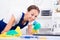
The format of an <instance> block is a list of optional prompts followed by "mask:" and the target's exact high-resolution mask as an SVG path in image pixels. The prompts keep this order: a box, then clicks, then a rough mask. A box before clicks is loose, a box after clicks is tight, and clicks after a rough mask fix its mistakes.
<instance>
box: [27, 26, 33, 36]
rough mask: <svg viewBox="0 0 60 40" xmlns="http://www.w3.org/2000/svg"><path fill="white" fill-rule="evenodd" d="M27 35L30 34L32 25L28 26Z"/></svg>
mask: <svg viewBox="0 0 60 40" xmlns="http://www.w3.org/2000/svg"><path fill="white" fill-rule="evenodd" d="M28 34H29V35H31V34H32V25H28Z"/></svg>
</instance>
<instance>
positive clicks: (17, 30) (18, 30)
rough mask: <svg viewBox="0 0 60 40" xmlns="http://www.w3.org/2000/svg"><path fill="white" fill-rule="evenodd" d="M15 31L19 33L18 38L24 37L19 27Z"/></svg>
mask: <svg viewBox="0 0 60 40" xmlns="http://www.w3.org/2000/svg"><path fill="white" fill-rule="evenodd" d="M15 31H16V32H17V33H18V34H17V35H16V36H22V32H21V29H20V27H19V26H17V28H16V29H15Z"/></svg>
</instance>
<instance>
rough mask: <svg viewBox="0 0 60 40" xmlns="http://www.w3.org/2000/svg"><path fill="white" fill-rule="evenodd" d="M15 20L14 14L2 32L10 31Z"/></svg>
mask: <svg viewBox="0 0 60 40" xmlns="http://www.w3.org/2000/svg"><path fill="white" fill-rule="evenodd" d="M14 22H15V18H14V16H13V15H12V17H11V19H10V20H9V22H8V24H7V25H6V27H5V29H4V30H3V31H2V32H1V33H4V32H7V31H9V30H10V29H11V28H12V25H13V24H14Z"/></svg>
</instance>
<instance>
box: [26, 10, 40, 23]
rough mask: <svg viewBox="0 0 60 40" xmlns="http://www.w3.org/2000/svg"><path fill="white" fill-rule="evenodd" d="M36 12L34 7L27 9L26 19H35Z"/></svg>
mask: <svg viewBox="0 0 60 40" xmlns="http://www.w3.org/2000/svg"><path fill="white" fill-rule="evenodd" d="M38 14H39V13H38V11H37V10H36V9H32V10H31V11H29V12H28V16H27V18H28V21H30V22H32V21H33V20H35V19H36V17H37V16H38Z"/></svg>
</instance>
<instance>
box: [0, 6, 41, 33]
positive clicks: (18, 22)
mask: <svg viewBox="0 0 60 40" xmlns="http://www.w3.org/2000/svg"><path fill="white" fill-rule="evenodd" d="M39 12H40V10H39V8H38V7H37V6H35V5H31V6H29V7H28V8H27V12H26V13H20V14H17V13H16V14H13V15H12V17H11V19H10V20H9V22H8V23H5V22H4V21H3V20H1V21H0V33H4V32H7V31H9V30H14V29H16V27H17V26H20V28H21V29H22V28H24V27H25V26H26V25H27V24H28V23H29V24H28V33H29V34H31V31H32V24H31V22H32V21H34V20H35V19H36V17H37V16H38V14H39ZM16 15H17V16H16ZM1 23H2V24H1ZM14 24H15V25H14Z"/></svg>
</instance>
